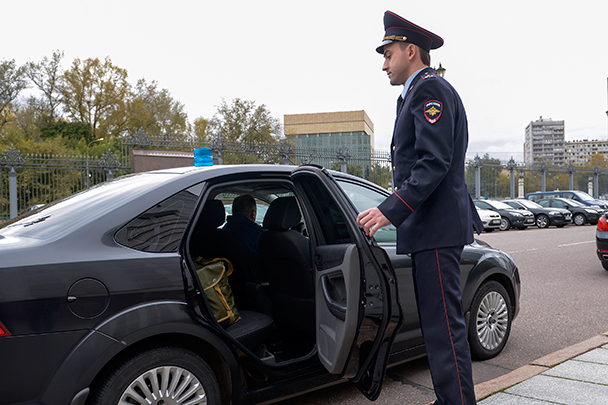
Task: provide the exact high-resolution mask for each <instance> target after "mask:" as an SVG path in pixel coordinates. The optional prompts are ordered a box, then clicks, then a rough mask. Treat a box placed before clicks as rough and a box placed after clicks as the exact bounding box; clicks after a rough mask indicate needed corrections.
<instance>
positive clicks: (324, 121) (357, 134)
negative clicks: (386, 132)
mask: <svg viewBox="0 0 608 405" xmlns="http://www.w3.org/2000/svg"><path fill="white" fill-rule="evenodd" d="M283 126H284V129H285V137H286V138H287V140H289V141H290V142H291V143H292V144H293V145H294V146H295V147H296V148H306V147H310V148H319V149H340V148H344V147H346V148H347V149H348V151H349V152H350V154H351V155H352V156H353V157H369V156H371V153H372V152H373V150H374V124H373V122H372V120H371V119H370V118H369V117H368V116H367V114H366V113H365V111H363V110H360V111H342V112H328V113H314V114H286V115H285V116H284V117H283Z"/></svg>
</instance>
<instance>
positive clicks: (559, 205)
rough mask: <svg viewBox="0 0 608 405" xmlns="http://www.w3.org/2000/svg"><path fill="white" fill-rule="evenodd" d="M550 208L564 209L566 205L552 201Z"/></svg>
mask: <svg viewBox="0 0 608 405" xmlns="http://www.w3.org/2000/svg"><path fill="white" fill-rule="evenodd" d="M551 206H552V207H558V208H564V207H565V206H566V204H565V203H564V202H562V201H559V200H555V201H553V203H552V204H551Z"/></svg>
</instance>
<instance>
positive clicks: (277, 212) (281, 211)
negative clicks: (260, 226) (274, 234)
mask: <svg viewBox="0 0 608 405" xmlns="http://www.w3.org/2000/svg"><path fill="white" fill-rule="evenodd" d="M301 218H302V215H301V214H300V208H298V202H297V201H296V198H295V197H279V198H277V199H276V200H274V201H273V202H272V203H271V204H270V207H268V211H267V212H266V215H265V216H264V228H266V229H268V230H272V231H286V230H288V229H290V228H293V227H294V226H296V225H298V224H299V223H300V219H301Z"/></svg>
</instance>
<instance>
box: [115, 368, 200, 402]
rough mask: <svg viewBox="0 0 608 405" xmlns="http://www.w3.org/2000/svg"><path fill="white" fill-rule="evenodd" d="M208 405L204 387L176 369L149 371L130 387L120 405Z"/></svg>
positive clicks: (189, 373)
mask: <svg viewBox="0 0 608 405" xmlns="http://www.w3.org/2000/svg"><path fill="white" fill-rule="evenodd" d="M184 403H187V404H191V405H206V404H207V396H206V394H205V389H204V387H203V385H202V384H201V383H200V382H199V380H198V379H197V378H196V376H195V375H194V374H192V373H191V372H189V371H188V370H186V369H184V368H181V367H175V366H162V367H157V368H154V369H151V370H148V371H146V372H144V373H143V374H141V375H140V376H139V377H137V378H136V379H135V380H133V381H132V382H131V384H129V386H128V387H127V389H126V390H125V391H124V393H123V394H122V396H121V397H120V401H119V405H134V404H142V405H143V404H156V405H176V404H184Z"/></svg>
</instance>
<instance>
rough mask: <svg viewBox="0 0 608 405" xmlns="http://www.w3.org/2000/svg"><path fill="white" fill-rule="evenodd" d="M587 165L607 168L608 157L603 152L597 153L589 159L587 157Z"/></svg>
mask: <svg viewBox="0 0 608 405" xmlns="http://www.w3.org/2000/svg"><path fill="white" fill-rule="evenodd" d="M585 166H587V167H591V168H593V167H595V166H597V167H599V168H606V167H608V161H606V157H605V156H604V155H603V154H601V153H595V154H593V155H591V156H589V159H587V161H586V162H585Z"/></svg>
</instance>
